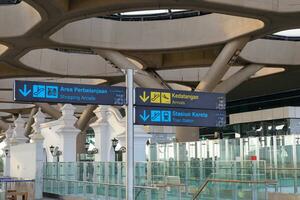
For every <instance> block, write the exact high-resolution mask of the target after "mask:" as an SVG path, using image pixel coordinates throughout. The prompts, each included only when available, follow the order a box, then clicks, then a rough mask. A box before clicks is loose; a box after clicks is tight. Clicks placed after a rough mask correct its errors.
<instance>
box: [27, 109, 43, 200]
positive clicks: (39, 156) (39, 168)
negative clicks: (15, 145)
mask: <svg viewBox="0 0 300 200" xmlns="http://www.w3.org/2000/svg"><path fill="white" fill-rule="evenodd" d="M33 118H34V121H35V122H34V124H33V125H32V128H33V131H34V132H33V134H32V135H31V136H30V138H31V142H32V143H34V144H36V173H35V184H34V185H35V193H34V194H35V199H42V198H43V161H44V160H45V159H44V152H43V143H44V137H43V136H42V134H41V129H40V125H41V123H43V122H45V115H44V114H43V113H42V112H41V109H40V108H39V110H38V112H37V113H36V114H35V115H34V116H33Z"/></svg>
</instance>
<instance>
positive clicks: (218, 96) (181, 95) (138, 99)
mask: <svg viewBox="0 0 300 200" xmlns="http://www.w3.org/2000/svg"><path fill="white" fill-rule="evenodd" d="M135 105H136V106H159V107H176V108H200V109H212V110H225V109H226V99H225V95H224V94H222V93H207V92H188V91H180V90H162V89H148V88H136V90H135Z"/></svg>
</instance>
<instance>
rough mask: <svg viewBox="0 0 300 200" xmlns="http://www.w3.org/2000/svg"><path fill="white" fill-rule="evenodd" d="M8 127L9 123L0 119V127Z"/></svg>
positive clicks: (3, 129)
mask: <svg viewBox="0 0 300 200" xmlns="http://www.w3.org/2000/svg"><path fill="white" fill-rule="evenodd" d="M8 127H9V125H8V124H7V123H5V122H4V121H2V120H0V129H2V131H6V130H7V129H8Z"/></svg>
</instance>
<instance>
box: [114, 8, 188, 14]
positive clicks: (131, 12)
mask: <svg viewBox="0 0 300 200" xmlns="http://www.w3.org/2000/svg"><path fill="white" fill-rule="evenodd" d="M184 11H186V10H185V9H159V10H139V11H130V12H123V13H120V15H126V16H136V15H157V14H167V13H170V12H172V13H174V12H184Z"/></svg>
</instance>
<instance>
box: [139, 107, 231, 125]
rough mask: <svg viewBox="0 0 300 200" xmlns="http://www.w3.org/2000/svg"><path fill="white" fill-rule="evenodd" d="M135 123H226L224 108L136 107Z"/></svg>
mask: <svg viewBox="0 0 300 200" xmlns="http://www.w3.org/2000/svg"><path fill="white" fill-rule="evenodd" d="M135 123H136V124H139V125H159V126H191V127H202V126H205V127H222V126H224V125H225V124H226V112H225V111H224V110H205V109H184V108H162V107H140V106H138V107H136V108H135Z"/></svg>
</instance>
